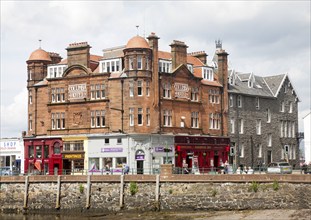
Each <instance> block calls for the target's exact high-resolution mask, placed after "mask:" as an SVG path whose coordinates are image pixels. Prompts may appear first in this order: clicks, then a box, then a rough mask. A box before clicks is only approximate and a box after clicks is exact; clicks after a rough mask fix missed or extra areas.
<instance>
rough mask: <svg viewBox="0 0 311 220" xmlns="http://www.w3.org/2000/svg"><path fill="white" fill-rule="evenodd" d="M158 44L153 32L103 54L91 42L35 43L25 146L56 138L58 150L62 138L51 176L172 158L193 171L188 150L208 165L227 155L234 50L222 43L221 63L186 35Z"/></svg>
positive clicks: (148, 165)
mask: <svg viewBox="0 0 311 220" xmlns="http://www.w3.org/2000/svg"><path fill="white" fill-rule="evenodd" d="M158 44H159V37H157V36H156V35H155V34H154V33H151V34H150V35H149V36H148V38H147V40H146V39H144V38H143V37H140V36H135V37H133V38H131V39H130V40H129V41H128V42H127V44H126V45H125V46H118V47H114V48H108V49H105V50H103V56H97V55H92V54H90V48H91V47H90V45H89V44H88V43H87V42H82V43H73V44H70V45H69V46H68V47H67V48H66V50H67V58H66V59H62V58H61V57H60V56H59V55H58V54H57V53H48V52H46V51H44V50H43V49H41V48H39V49H38V50H35V51H34V52H33V53H32V54H31V55H30V57H29V59H28V60H27V66H28V67H27V68H28V81H27V82H28V84H27V88H28V95H29V102H28V131H27V134H26V137H25V152H30V151H31V150H30V149H31V148H35V145H34V141H35V140H36V139H39V140H40V141H44V140H43V139H45V138H47V139H48V140H49V141H50V144H49V155H52V154H53V149H52V148H53V143H54V142H55V143H56V142H57V143H58V144H59V147H60V149H61V158H62V166H60V165H59V166H58V167H57V165H56V164H54V165H55V167H54V165H53V163H50V162H48V163H49V164H51V165H47V166H48V167H49V168H48V170H49V173H52V172H54V168H59V169H61V170H67V171H68V172H80V171H81V170H85V169H92V168H93V167H94V166H96V168H98V169H104V168H106V167H109V168H111V169H116V170H117V169H118V168H120V164H130V167H131V168H133V169H135V170H136V171H135V172H140V171H139V170H144V172H150V170H153V169H157V167H158V165H159V164H161V163H168V162H172V163H174V164H175V166H176V165H177V166H183V164H184V163H187V167H190V168H191V167H192V166H193V160H192V158H193V157H191V159H190V157H188V158H187V155H194V156H195V158H199V160H198V161H200V162H199V164H201V165H202V164H204V167H207V168H208V167H211V166H215V165H217V166H218V165H220V164H221V163H222V162H223V161H225V160H227V158H228V150H227V146H228V144H229V138H228V129H227V128H228V104H227V103H228V92H227V90H228V84H227V79H228V66H227V56H228V54H227V53H226V52H225V51H224V50H219V51H218V52H217V57H218V60H217V61H218V66H217V67H214V66H211V65H208V64H207V54H206V53H205V52H203V51H200V52H193V53H187V48H188V46H187V45H186V44H185V43H184V42H181V41H176V40H174V41H173V42H172V44H171V45H170V47H171V51H170V52H164V51H160V50H159V47H158ZM194 136H195V137H196V141H193V140H192V137H194ZM184 137H185V138H184ZM42 138H43V139H42ZM59 138H60V139H61V140H60V139H59ZM216 138H220V139H217V140H216ZM189 140H191V141H189ZM44 142H46V141H44ZM199 142H200V144H198V143H199ZM182 145H184V146H188V147H181V146H182ZM41 146H42V147H43V148H44V145H41ZM189 146H190V148H189ZM202 146H203V148H202ZM220 148H221V149H220ZM198 149H201V150H198ZM202 149H205V150H202ZM43 151H44V150H43ZM27 155H30V154H29V153H27V154H26V156H27ZM203 155H204V156H203ZM215 155H217V157H215ZM54 156H56V155H55V154H54ZM211 158H212V160H213V162H212V163H211ZM215 159H216V160H217V161H214V160H215ZM26 161H28V162H27V163H28V165H27V166H26V165H25V167H29V166H30V165H29V164H31V161H32V159H31V158H30V157H28V156H27V158H26ZM29 161H30V162H29ZM33 163H35V161H33ZM50 166H51V167H50ZM202 166H203V165H202ZM43 168H44V165H42V167H40V169H43ZM148 169H149V171H147V170H148ZM52 170H53V171H52Z"/></svg>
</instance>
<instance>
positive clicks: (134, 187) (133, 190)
mask: <svg viewBox="0 0 311 220" xmlns="http://www.w3.org/2000/svg"><path fill="white" fill-rule="evenodd" d="M137 192H138V187H137V183H136V182H131V183H130V193H131V195H132V196H133V195H135V194H136V193H137Z"/></svg>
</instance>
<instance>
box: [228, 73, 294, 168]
mask: <svg viewBox="0 0 311 220" xmlns="http://www.w3.org/2000/svg"><path fill="white" fill-rule="evenodd" d="M228 84H229V88H228V93H229V103H228V104H229V117H228V120H229V123H228V126H229V127H228V133H229V136H230V141H231V147H232V149H234V152H233V153H232V154H231V156H230V158H229V159H230V162H231V163H233V164H235V165H236V166H239V165H241V164H242V165H244V166H247V167H249V166H251V167H258V166H261V165H263V166H267V165H268V164H269V163H270V162H275V161H284V160H286V161H288V162H289V163H290V164H291V165H292V166H293V167H295V166H299V156H298V155H299V152H298V151H299V144H298V143H299V142H298V139H297V133H298V102H299V98H298V96H297V93H296V91H295V89H294V87H293V85H292V83H291V81H290V79H289V77H288V75H287V74H281V75H273V76H267V77H260V76H257V75H254V74H253V73H240V72H236V71H235V70H229V73H228Z"/></svg>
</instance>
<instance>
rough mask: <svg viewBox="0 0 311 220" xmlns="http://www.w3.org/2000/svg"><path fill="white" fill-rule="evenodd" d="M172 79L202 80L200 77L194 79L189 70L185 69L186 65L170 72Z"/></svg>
mask: <svg viewBox="0 0 311 220" xmlns="http://www.w3.org/2000/svg"><path fill="white" fill-rule="evenodd" d="M172 76H173V77H178V78H187V79H198V80H202V79H203V78H202V77H196V76H194V75H193V74H192V73H191V72H190V70H189V69H188V68H187V66H186V65H184V64H181V65H179V66H178V67H177V68H176V69H175V70H174V71H173V72H172Z"/></svg>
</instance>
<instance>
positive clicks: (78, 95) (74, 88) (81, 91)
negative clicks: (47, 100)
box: [68, 84, 87, 100]
mask: <svg viewBox="0 0 311 220" xmlns="http://www.w3.org/2000/svg"><path fill="white" fill-rule="evenodd" d="M86 93H87V91H86V84H75V85H69V86H68V95H69V97H68V98H69V100H74V99H84V98H86Z"/></svg>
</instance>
